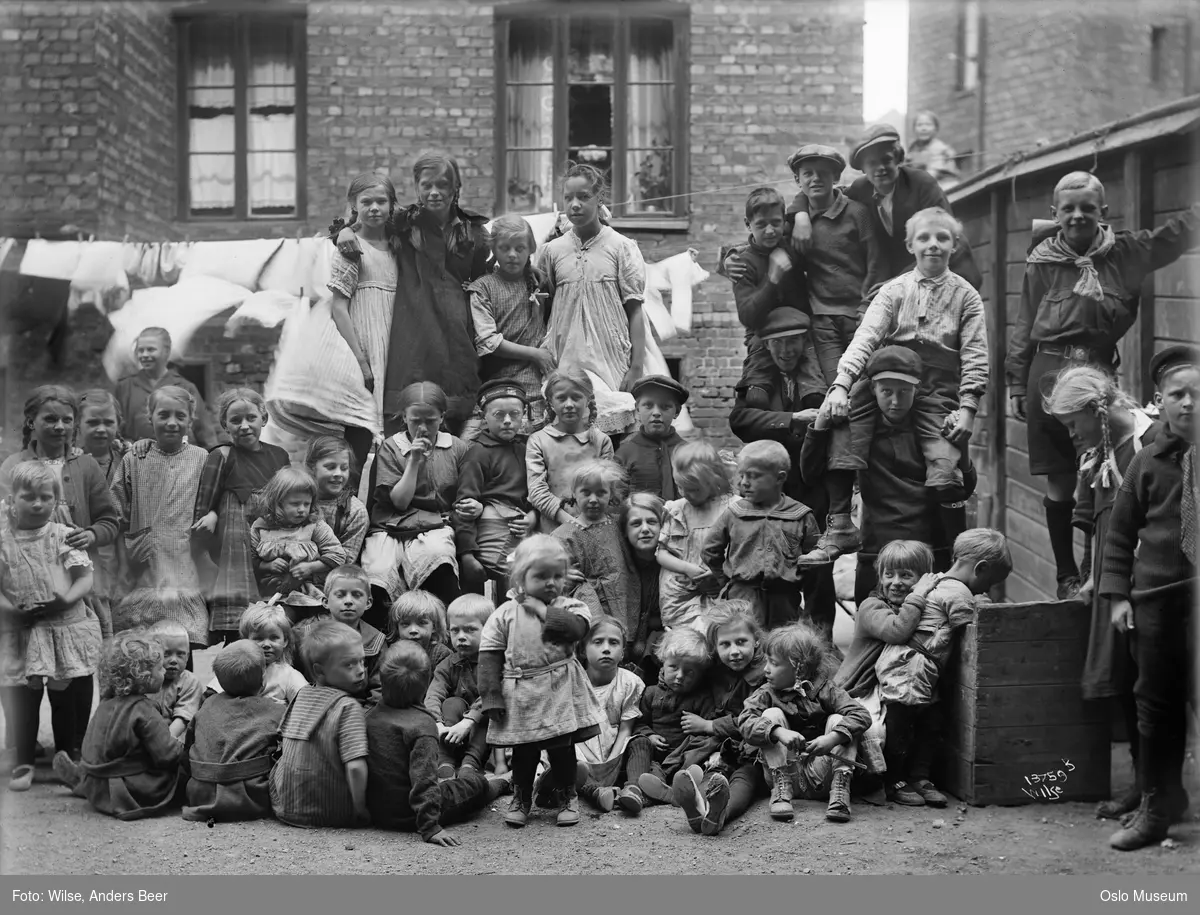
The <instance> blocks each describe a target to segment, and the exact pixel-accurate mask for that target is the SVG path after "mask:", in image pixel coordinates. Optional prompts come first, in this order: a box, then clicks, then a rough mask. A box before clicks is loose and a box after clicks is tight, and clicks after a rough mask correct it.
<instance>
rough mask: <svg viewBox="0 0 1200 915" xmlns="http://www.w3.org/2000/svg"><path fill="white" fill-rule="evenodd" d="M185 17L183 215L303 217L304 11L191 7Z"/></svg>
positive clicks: (181, 37)
mask: <svg viewBox="0 0 1200 915" xmlns="http://www.w3.org/2000/svg"><path fill="white" fill-rule="evenodd" d="M178 27H179V112H180V129H179V150H180V154H179V158H180V182H179V187H180V194H179V197H180V200H179V205H180V211H181V218H184V219H267V218H269V219H280V218H283V219H288V218H303V216H304V167H303V165H304V129H303V128H304V86H305V73H304V45H305V20H304V17H303V15H302V14H296V13H282V14H280V13H275V14H240V13H220V14H214V13H200V14H195V15H186V14H184V15H181V16H180V18H179V19H178Z"/></svg>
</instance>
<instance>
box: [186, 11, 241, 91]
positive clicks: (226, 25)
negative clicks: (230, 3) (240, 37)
mask: <svg viewBox="0 0 1200 915" xmlns="http://www.w3.org/2000/svg"><path fill="white" fill-rule="evenodd" d="M234 32H235V25H234V20H233V18H232V17H222V16H218V17H214V18H212V19H207V18H206V19H194V20H192V21H191V22H190V23H189V24H188V30H187V35H188V64H189V70H190V72H189V73H188V81H187V84H188V86H189V87H192V86H196V87H210V86H232V85H233V48H234Z"/></svg>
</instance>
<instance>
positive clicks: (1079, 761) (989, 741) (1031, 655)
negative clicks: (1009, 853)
mask: <svg viewBox="0 0 1200 915" xmlns="http://www.w3.org/2000/svg"><path fill="white" fill-rule="evenodd" d="M1090 625H1091V609H1090V608H1089V607H1088V606H1085V605H1084V604H1082V603H1080V602H1078V601H1069V602H1057V603H1052V602H1041V603H1026V604H984V605H982V606H980V608H979V610H978V612H977V613H976V616H975V622H973V623H971V624H970V625H969V626H967V628H966V631H965V632H964V633H963V635H962V637H961V644H960V649H959V650H958V651H956V652H955V654H954V657H953V658H952V659H951V662H950V665H949V669H948V670H947V676H946V683H945V688H944V690H943V693H942V695H943V700H944V701H945V702H946V703H947V708H946V725H945V732H944V733H945V744H944V747H945V753H944V758H943V759H942V762H943V764H944V770H943V773H942V779H943V781H942V784H943V785H944V787H945V788H946V789H947V790H949V791H950V793H951V794H953V795H954V796H955V797H958V798H960V799H961V800H964V801H966V802H967V803H969V804H974V805H977V806H979V805H984V804H1013V805H1017V804H1033V803H1053V802H1056V801H1089V800H1098V799H1104V798H1108V797H1109V796H1110V784H1109V781H1110V757H1111V744H1110V743H1109V740H1110V727H1109V716H1108V713H1107V712H1108V710H1107V708H1106V706H1105V704H1104V703H1101V702H1085V701H1084V700H1083V695H1082V692H1081V690H1080V686H1079V683H1080V678H1081V676H1082V674H1083V662H1084V657H1085V656H1086V654H1087V639H1088V629H1089V627H1090Z"/></svg>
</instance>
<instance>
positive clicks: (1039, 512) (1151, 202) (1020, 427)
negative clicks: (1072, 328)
mask: <svg viewBox="0 0 1200 915" xmlns="http://www.w3.org/2000/svg"><path fill="white" fill-rule="evenodd" d="M1198 149H1200V131H1196V132H1193V133H1192V134H1189V135H1184V136H1174V137H1167V138H1164V139H1161V140H1157V141H1152V142H1151V143H1149V144H1146V145H1145V146H1143V147H1141V148H1138V149H1135V150H1129V149H1125V150H1117V151H1114V152H1111V153H1105V154H1101V155H1100V156H1099V157H1098V158H1097V159H1096V160H1095V161H1094V162H1081V163H1079V164H1078V165H1077V166H1076V167H1078V168H1084V169H1089V170H1093V171H1094V172H1095V173H1096V174H1097V175H1098V176H1099V178H1100V180H1101V181H1103V182H1104V185H1105V188H1106V190H1107V194H1108V206H1109V221H1110V222H1111V223H1112V225H1113V227H1114V228H1117V229H1121V228H1125V227H1126V223H1127V220H1126V210H1127V209H1136V212H1135V213H1133V214H1131V218H1130V219H1129V220H1128V223H1129V227H1130V228H1139V227H1141V226H1142V225H1146V224H1150V225H1160V224H1161V223H1162V222H1163V221H1164V220H1165V219H1166V218H1167V217H1169V216H1173V215H1177V214H1178V213H1180V212H1181V211H1182V210H1184V209H1186V208H1187V207H1188V206H1190V205H1191V203H1192V202H1193V201H1194V200H1196V199H1197V198H1198V197H1200V156H1198V155H1197V151H1198ZM1139 157H1140V158H1139ZM1139 162H1140V163H1141V164H1139ZM1131 165H1132V171H1131V170H1130V168H1131ZM1069 170H1070V169H1069V168H1065V167H1056V168H1054V169H1052V170H1048V171H1046V172H1038V173H1034V174H1032V175H1026V176H1023V177H1021V178H1019V179H1018V180H1017V181H1016V182H1015V186H1014V183H1013V182H1011V181H1010V182H1004V183H1001V184H996V185H992V186H991V187H987V188H982V189H980V191H978V192H977V193H975V194H973V195H972V196H971V197H969V198H966V199H964V200H962V201H960V202H959V203H958V204H956V206H955V214H956V215H957V216H958V218H959V219H960V220H962V222H963V224H964V229H965V231H966V234H967V237H968V238H969V239H970V240H971V244H972V247H973V248H974V249H975V252H976V253H975V257H976V262H977V263H978V264H979V266H980V268H981V269H982V271H983V274H984V287H983V298H984V301H985V303H986V304H987V306H988V308H989V312H990V319H991V320H990V322H989V345H990V346H991V347H992V348H993V351H994V352H993V360H992V364H993V366H994V367H995V366H997V365H1002V364H1003V359H1004V357H1005V355H1006V354H1007V349H1008V341H1009V339H1011V336H1012V329H1013V326H1014V324H1015V322H1016V317H1017V311H1018V308H1019V306H1020V301H1021V284H1022V280H1023V277H1024V273H1025V256H1026V253H1027V251H1028V249H1029V244H1030V240H1031V236H1032V221H1033V220H1034V219H1047V218H1050V203H1051V201H1050V197H1051V193H1052V192H1053V189H1054V184H1055V183H1056V182H1057V181H1058V179H1059V178H1061V177H1062V175H1064V174H1065V173H1066V172H1067V171H1069ZM1127 185H1128V187H1127ZM1130 192H1132V193H1133V194H1135V195H1136V200H1137V202H1136V203H1135V204H1132V205H1131V203H1130V201H1129V199H1128V197H1129V194H1130ZM1000 226H1003V227H1004V233H1005V237H1004V240H1003V242H1004V243H1003V244H1002V245H998V246H997V245H994V244H993V235H994V234H995V231H996V229H997V228H998V227H1000ZM1147 227H1150V226H1147ZM998 254H999V255H1000V256H1002V258H1003V262H1004V270H1003V271H1002V272H1001V271H999V270H997V269H996V268H995V266H994V263H995V261H996V258H997V255H998ZM1197 277H1200V252H1194V253H1192V254H1189V255H1187V256H1185V257H1184V258H1183V259H1182V260H1180V261H1179V262H1177V263H1176V264H1174V265H1172V266H1170V267H1168V268H1165V269H1164V270H1162V271H1160V272H1159V273H1158V274H1156V275H1155V277H1154V281H1153V284H1151V283H1149V282H1148V283H1147V286H1146V292H1147V293H1148V294H1147V295H1146V297H1145V300H1144V301H1145V304H1144V306H1143V307H1144V309H1145V311H1144V316H1143V320H1142V322H1141V323H1140V324H1139V330H1135V331H1134V332H1132V333H1131V338H1130V339H1129V340H1128V341H1127V342H1126V344H1125V345H1124V346H1123V347H1122V353H1123V356H1122V358H1123V360H1124V362H1125V364H1124V367H1123V371H1122V374H1123V376H1124V377H1123V384H1125V385H1126V386H1127V387H1128V388H1129V389H1130V390H1132V391H1135V392H1136V393H1137V394H1138V396H1139V399H1142V400H1143V401H1145V400H1148V399H1149V397H1150V395H1151V393H1152V390H1151V388H1150V385H1149V380H1148V379H1147V378H1146V377H1145V368H1146V365H1145V363H1146V362H1147V361H1148V359H1149V357H1150V355H1152V354H1153V352H1155V351H1157V350H1159V349H1162V348H1164V347H1166V346H1168V345H1170V344H1172V343H1176V342H1200V309H1198V308H1197V298H1198V295H1197V293H1198V289H1197V286H1198V285H1200V284H1198V282H1197ZM1000 301H1003V306H1004V312H1003V314H1002V315H1001V314H997V313H996V312H995V311H993V309H995V308H996V307H997V303H998V302H1000ZM1001 328H1003V332H1002V333H1000V332H999V331H1000V330H1001ZM1139 334H1140V335H1141V336H1139ZM1143 336H1144V337H1145V338H1149V339H1147V340H1146V341H1145V342H1144V341H1143V339H1142V337H1143ZM997 348H998V349H999V350H1000V351H999V352H996V351H995V350H997ZM992 382H993V386H994V387H993V390H992V391H991V392H990V396H989V398H988V401H987V402H986V403H985V407H984V409H983V410H981V414H980V422H979V423H978V424H977V431H976V434H975V436H974V437H973V441H972V446H971V448H972V457H973V458H974V459H975V462H976V465H977V467H978V468H979V473H980V483H979V492H978V508H979V511H978V515H977V523H978V524H980V525H988V524H990V525H993V526H999V527H1000V528H1001V529H1002V530H1004V531H1005V533H1006V534H1007V535H1008V537H1009V540H1010V544H1011V547H1012V552H1013V562H1014V566H1015V568H1014V570H1013V574H1012V576H1010V577H1009V579H1008V582H1007V583H1006V586H1005V598H1006V599H1007V600H1009V601H1022V602H1023V601H1039V600H1045V599H1047V598H1052V597H1053V595H1054V591H1055V574H1054V563H1053V559H1052V554H1051V551H1050V541H1049V538H1048V537H1047V535H1046V522H1045V512H1044V510H1043V507H1042V498H1043V495H1044V492H1045V489H1044V479H1043V478H1041V477H1035V476H1033V475H1032V474H1030V473H1029V452H1028V444H1027V442H1028V437H1027V435H1026V428H1025V424H1024V423H1023V422H1020V421H1018V420H1016V419H1014V418H1012V417H1011V416H1008V415H1007V414H1008V404H1007V401H1008V391H1007V389H1006V386H1005V379H1004V377H1003V374H1002V373H1001V372H998V371H995V370H994V371H993V378H992ZM1040 393H1041V394H1044V393H1046V392H1040ZM1030 396H1039V392H1036V391H1030ZM998 407H1002V408H1003V411H1004V413H1003V415H1004V416H1006V417H1007V419H1006V422H1005V425H1004V428H1003V429H1002V430H1001V429H999V428H998V427H997V425H996V423H997V417H996V416H994V415H993V412H992V411H994V410H996V409H997V408H998ZM1000 490H1003V499H1002V500H1001V498H1000ZM1082 547H1083V544H1082V542H1081V541H1080V540H1078V539H1077V555H1080V554H1081V553H1082Z"/></svg>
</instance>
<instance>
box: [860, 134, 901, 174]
mask: <svg viewBox="0 0 1200 915" xmlns="http://www.w3.org/2000/svg"><path fill="white" fill-rule="evenodd" d="M881 143H888V144H891V145H896V146H899V145H900V131H898V130H897V129H896V128H895V127H893V126H892V125H891V124H872V125H871V126H870V127H868V128H867V129H866V130H865V131H863V135H862V136H861V137H859V138H858V142H857V143H855V144H854V148H853V149H852V150H850V164H851V165H852V166H853V167H854V168H858V169H861V168H862V165H861V164H860V163H859V161H858V160H859V156H861V155H862V154H863V150H865V149H867V148H868V147H871V146H878V145H880V144H881Z"/></svg>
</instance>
